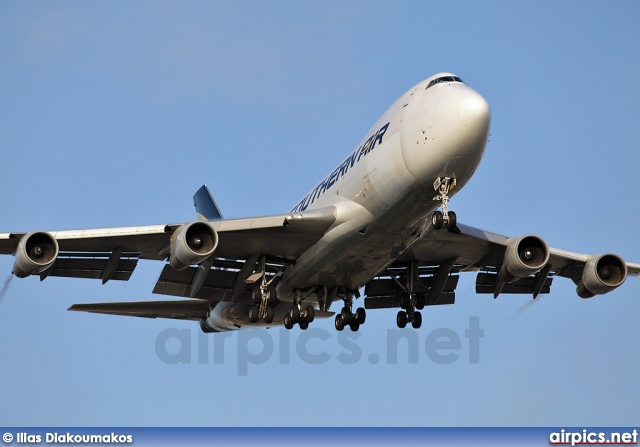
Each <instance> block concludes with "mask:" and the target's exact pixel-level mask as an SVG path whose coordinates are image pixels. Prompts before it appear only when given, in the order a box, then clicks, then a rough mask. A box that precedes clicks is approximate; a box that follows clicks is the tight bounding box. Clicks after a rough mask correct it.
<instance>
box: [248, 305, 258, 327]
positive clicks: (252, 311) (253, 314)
mask: <svg viewBox="0 0 640 447" xmlns="http://www.w3.org/2000/svg"><path fill="white" fill-rule="evenodd" d="M259 312H260V309H258V306H249V321H250V322H251V323H255V322H256V321H258V313H259Z"/></svg>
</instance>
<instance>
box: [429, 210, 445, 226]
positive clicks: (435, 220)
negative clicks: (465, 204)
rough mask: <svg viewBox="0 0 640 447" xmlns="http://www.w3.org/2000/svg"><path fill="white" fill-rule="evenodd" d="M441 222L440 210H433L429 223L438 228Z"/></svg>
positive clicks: (442, 217)
mask: <svg viewBox="0 0 640 447" xmlns="http://www.w3.org/2000/svg"><path fill="white" fill-rule="evenodd" d="M443 222H444V216H443V214H442V211H434V212H433V214H432V215H431V225H433V228H435V229H436V230H439V229H440V228H442V223H443Z"/></svg>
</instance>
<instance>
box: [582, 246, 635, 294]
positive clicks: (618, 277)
mask: <svg viewBox="0 0 640 447" xmlns="http://www.w3.org/2000/svg"><path fill="white" fill-rule="evenodd" d="M625 279H627V264H625V262H624V261H623V260H622V259H621V258H620V257H619V256H616V255H612V254H606V255H596V256H590V257H589V259H588V260H587V263H586V264H585V265H584V270H583V271H582V279H581V280H580V282H579V283H578V287H577V289H576V291H577V292H578V296H580V297H581V298H591V297H592V296H594V295H602V294H604V293H607V292H611V291H612V290H613V289H615V288H616V287H618V286H620V285H621V284H622V283H623V282H624V280H625Z"/></svg>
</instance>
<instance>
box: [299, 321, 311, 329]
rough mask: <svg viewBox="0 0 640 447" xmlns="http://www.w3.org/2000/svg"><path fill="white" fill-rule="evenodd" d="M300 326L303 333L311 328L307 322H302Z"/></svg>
mask: <svg viewBox="0 0 640 447" xmlns="http://www.w3.org/2000/svg"><path fill="white" fill-rule="evenodd" d="M298 325H299V326H300V329H302V330H303V331H306V330H307V328H308V327H309V323H308V322H307V321H301V322H300V323H298Z"/></svg>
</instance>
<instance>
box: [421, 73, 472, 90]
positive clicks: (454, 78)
mask: <svg viewBox="0 0 640 447" xmlns="http://www.w3.org/2000/svg"><path fill="white" fill-rule="evenodd" d="M441 82H462V83H463V84H464V82H463V81H462V79H460V78H459V77H457V76H441V77H439V78H436V79H434V80H433V81H431V82H429V85H427V88H429V87H433V86H434V85H436V84H440V83H441ZM425 90H426V89H425Z"/></svg>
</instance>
